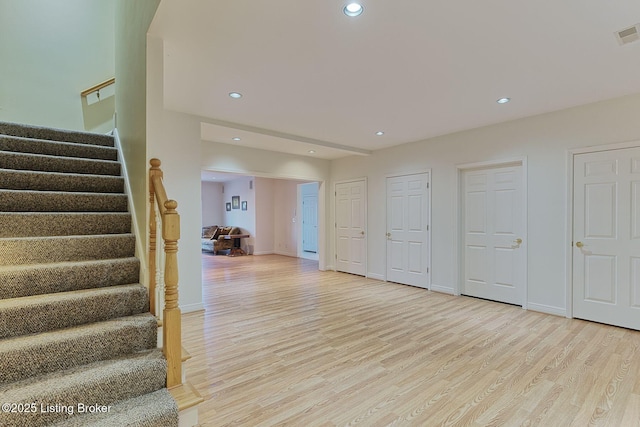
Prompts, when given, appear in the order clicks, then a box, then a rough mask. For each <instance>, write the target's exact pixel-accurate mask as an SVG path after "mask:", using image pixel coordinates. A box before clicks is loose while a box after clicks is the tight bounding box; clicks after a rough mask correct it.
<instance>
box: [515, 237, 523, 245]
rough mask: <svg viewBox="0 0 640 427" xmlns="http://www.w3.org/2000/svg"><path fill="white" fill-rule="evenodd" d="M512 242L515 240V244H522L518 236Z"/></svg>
mask: <svg viewBox="0 0 640 427" xmlns="http://www.w3.org/2000/svg"><path fill="white" fill-rule="evenodd" d="M514 242H516V244H517V245H520V244H522V239H520V238H518V239H516V240H514Z"/></svg>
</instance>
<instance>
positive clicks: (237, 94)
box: [229, 92, 242, 99]
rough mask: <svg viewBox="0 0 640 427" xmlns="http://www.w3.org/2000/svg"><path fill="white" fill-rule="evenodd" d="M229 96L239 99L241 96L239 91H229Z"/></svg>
mask: <svg viewBox="0 0 640 427" xmlns="http://www.w3.org/2000/svg"><path fill="white" fill-rule="evenodd" d="M229 96H230V97H232V98H233V99H240V98H242V94H241V93H239V92H229Z"/></svg>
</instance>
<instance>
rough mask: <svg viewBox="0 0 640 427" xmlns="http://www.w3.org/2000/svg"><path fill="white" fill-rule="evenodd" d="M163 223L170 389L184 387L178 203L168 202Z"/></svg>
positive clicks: (165, 351)
mask: <svg viewBox="0 0 640 427" xmlns="http://www.w3.org/2000/svg"><path fill="white" fill-rule="evenodd" d="M164 207H165V208H166V212H165V214H164V218H163V221H162V237H163V239H164V242H165V243H164V252H165V254H166V260H165V276H164V280H165V307H164V311H163V315H164V316H163V325H162V334H163V343H164V356H165V358H166V359H167V387H173V386H176V385H179V384H181V383H182V319H181V314H180V308H179V306H178V239H180V215H178V212H176V208H177V207H178V203H177V202H176V201H175V200H167V201H166V202H165V204H164Z"/></svg>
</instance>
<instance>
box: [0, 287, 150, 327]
mask: <svg viewBox="0 0 640 427" xmlns="http://www.w3.org/2000/svg"><path fill="white" fill-rule="evenodd" d="M146 311H149V297H148V293H147V288H145V287H144V286H142V285H140V284H134V285H120V286H109V287H106V288H98V289H84V290H79V291H72V292H59V293H55V294H47V295H34V296H27V297H21V298H11V299H4V300H0V313H2V316H0V338H9V337H16V336H19V335H25V334H37V333H41V332H47V331H52V330H56V329H62V328H69V327H71V326H78V325H84V324H87V323H91V322H101V321H104V320H108V319H113V318H116V317H123V316H131V315H133V314H139V313H144V312H146Z"/></svg>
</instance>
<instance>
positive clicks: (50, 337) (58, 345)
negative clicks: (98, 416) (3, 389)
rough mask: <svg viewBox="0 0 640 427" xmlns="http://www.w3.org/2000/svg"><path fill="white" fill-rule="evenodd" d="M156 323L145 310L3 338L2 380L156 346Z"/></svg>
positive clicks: (0, 370) (17, 378)
mask: <svg viewBox="0 0 640 427" xmlns="http://www.w3.org/2000/svg"><path fill="white" fill-rule="evenodd" d="M155 323H156V318H155V316H153V315H151V314H150V313H145V314H139V315H135V316H127V317H121V318H116V319H110V320H107V321H104V322H96V323H91V324H88V325H81V326H76V327H73V328H67V329H62V330H56V331H50V332H44V333H40V334H35V335H27V336H20V337H15V338H9V339H4V340H0V384H6V383H9V382H14V381H20V380H23V379H25V378H29V377H34V376H37V375H40V374H44V373H49V372H54V371H56V370H61V369H69V368H72V367H74V366H79V365H86V364H87V363H92V362H97V361H99V360H106V359H112V358H114V357H119V356H122V355H125V354H130V353H135V352H139V351H143V350H150V349H152V348H155V347H156V341H157V328H156V325H155ZM42 355H46V357H42Z"/></svg>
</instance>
